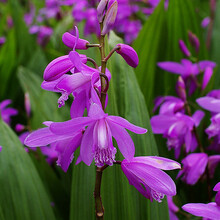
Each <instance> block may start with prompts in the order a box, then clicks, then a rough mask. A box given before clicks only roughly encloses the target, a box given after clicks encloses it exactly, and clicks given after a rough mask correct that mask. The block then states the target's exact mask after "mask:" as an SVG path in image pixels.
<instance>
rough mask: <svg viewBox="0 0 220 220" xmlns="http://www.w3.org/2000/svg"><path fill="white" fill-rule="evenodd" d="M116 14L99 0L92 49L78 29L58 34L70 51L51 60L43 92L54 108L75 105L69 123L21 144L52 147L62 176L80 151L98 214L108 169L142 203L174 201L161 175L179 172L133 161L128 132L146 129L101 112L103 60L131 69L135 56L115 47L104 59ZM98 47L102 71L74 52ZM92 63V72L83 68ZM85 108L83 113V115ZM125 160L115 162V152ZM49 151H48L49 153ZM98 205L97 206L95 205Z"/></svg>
mask: <svg viewBox="0 0 220 220" xmlns="http://www.w3.org/2000/svg"><path fill="white" fill-rule="evenodd" d="M117 9H118V2H117V1H116V0H114V1H107V0H101V1H100V3H99V5H98V7H97V15H98V17H97V19H98V21H99V23H100V30H101V36H100V37H99V44H91V43H90V42H88V41H87V40H85V39H81V38H79V33H78V29H77V27H75V35H72V34H70V33H68V32H66V33H64V34H63V37H62V41H63V43H64V44H65V45H66V46H67V47H69V48H71V51H70V52H69V54H68V55H64V56H61V57H58V58H56V59H55V60H53V61H51V62H50V63H49V64H48V66H47V67H46V69H45V71H44V76H43V77H44V81H43V83H42V88H43V89H45V90H49V91H53V92H56V93H61V97H60V98H59V99H58V107H62V106H64V105H65V102H66V101H67V100H68V99H69V96H73V97H74V100H73V102H72V105H71V109H70V116H71V119H70V120H68V121H65V122H52V121H46V122H44V123H43V124H44V125H45V126H46V127H45V128H41V129H39V130H37V131H34V132H32V133H31V134H30V135H29V136H28V137H27V138H26V139H25V141H24V143H25V144H26V145H27V146H29V147H41V146H47V145H50V146H52V145H53V149H55V151H56V152H57V155H58V160H57V165H58V166H60V167H61V168H62V169H63V171H65V172H66V171H67V170H68V168H69V166H70V164H71V162H72V161H73V158H74V152H75V151H76V150H77V148H80V149H79V151H80V154H79V156H78V158H77V160H76V164H78V163H80V162H84V163H85V164H86V165H88V166H90V165H91V164H92V162H93V160H94V162H95V165H96V167H97V168H96V184H95V185H96V187H95V192H94V196H95V198H96V199H95V200H96V213H97V215H100V213H101V215H103V214H104V209H103V206H102V203H101V197H100V184H101V173H102V172H103V171H104V169H105V168H107V167H108V166H112V165H114V164H118V165H120V166H121V169H122V171H123V172H124V174H125V176H126V177H127V178H128V180H129V183H130V184H131V185H134V187H136V189H137V190H138V191H139V192H140V193H141V194H142V195H143V196H145V197H146V198H148V199H150V200H151V201H153V199H155V200H156V201H158V202H161V199H163V198H164V195H169V196H174V195H175V194H176V187H175V183H174V182H173V180H172V179H171V178H170V177H169V176H168V175H167V174H166V173H165V172H163V171H162V170H173V169H180V165H179V163H177V162H175V161H173V160H170V159H166V158H162V157H157V156H148V157H146V156H141V157H134V155H135V146H134V143H133V141H132V139H131V137H130V135H129V134H128V132H127V130H129V131H132V132H134V133H136V134H144V133H146V132H147V129H145V128H141V127H139V126H136V125H133V124H131V123H130V122H128V121H127V120H126V119H124V118H122V117H119V116H113V115H108V114H107V113H105V108H106V106H107V104H108V94H107V91H108V88H109V82H110V80H111V73H110V71H109V70H108V69H107V68H106V65H107V61H108V59H110V57H111V55H112V54H113V53H114V52H116V53H118V54H119V55H121V56H122V57H123V58H124V60H125V61H126V62H127V64H128V65H130V66H132V67H136V66H137V65H138V56H137V53H136V52H135V50H134V49H133V48H132V47H130V46H128V45H125V44H117V45H116V46H115V47H114V48H113V49H112V51H111V52H110V53H109V54H108V55H107V56H105V48H104V46H105V35H106V34H107V33H108V32H109V31H110V30H111V29H112V27H113V25H114V22H115V19H116V15H117ZM89 48H99V50H100V54H101V66H100V67H98V65H97V64H96V62H95V61H94V60H93V59H91V58H89V57H87V56H86V55H83V54H79V53H78V52H77V51H76V50H77V49H78V50H87V49H89ZM88 63H92V64H93V66H94V67H91V66H89V65H88ZM85 109H86V110H87V111H86V112H87V113H88V114H87V116H85ZM112 137H113V138H114V139H115V140H116V142H117V146H118V149H119V150H120V152H121V154H122V155H123V157H124V160H122V161H117V160H116V153H117V148H116V146H114V144H113V140H112ZM48 150H49V148H48ZM100 204H101V205H100Z"/></svg>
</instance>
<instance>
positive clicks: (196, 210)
mask: <svg viewBox="0 0 220 220" xmlns="http://www.w3.org/2000/svg"><path fill="white" fill-rule="evenodd" d="M188 36H189V41H190V43H191V45H192V46H193V47H194V49H195V54H197V55H198V52H199V47H200V43H199V40H198V38H197V37H196V35H194V34H193V33H192V32H189V35H188ZM179 46H180V49H181V51H182V52H183V54H184V55H185V56H186V57H187V58H188V59H182V60H181V63H176V62H169V61H166V62H159V63H158V66H159V67H160V68H162V69H163V70H166V71H168V72H171V73H174V74H179V75H180V76H179V77H178V80H177V84H176V92H177V95H178V97H174V96H165V97H158V98H157V99H156V100H155V107H154V111H156V109H157V108H158V107H159V115H156V116H153V117H152V118H151V125H152V129H153V132H154V133H156V134H163V137H164V138H166V139H167V146H168V150H171V149H174V152H175V158H176V159H178V158H179V157H180V156H181V155H183V157H184V158H183V159H182V161H181V162H182V164H183V168H182V170H180V171H179V173H178V175H177V178H180V177H181V176H182V181H184V182H185V183H186V184H188V185H195V184H196V183H197V182H198V181H199V180H204V179H206V180H207V183H208V186H207V188H208V197H209V200H211V191H210V189H211V188H210V181H211V179H213V178H214V173H215V169H216V167H217V165H218V164H219V162H220V155H219V154H218V153H219V152H220V151H219V146H220V136H219V131H220V120H219V118H220V90H213V91H211V92H209V93H208V94H207V96H206V97H202V98H198V99H196V102H197V104H198V105H199V106H200V107H202V108H204V109H206V110H208V111H210V112H211V124H210V126H209V127H208V128H206V129H205V133H206V134H207V135H208V139H210V140H209V142H210V143H211V144H210V146H203V145H204V144H203V143H202V142H201V140H200V136H199V134H198V130H197V127H198V126H199V125H200V122H201V120H202V119H203V117H204V115H205V113H204V112H203V111H201V110H196V111H195V112H194V113H193V114H192V111H191V106H193V104H191V101H189V97H190V96H191V95H192V94H193V93H194V92H195V91H196V89H198V88H199V89H201V91H203V90H204V89H205V88H206V87H207V85H208V83H209V81H210V79H211V77H212V74H213V71H214V68H215V67H216V64H215V63H214V62H212V61H209V60H203V61H197V62H195V61H196V60H197V59H196V58H195V57H193V56H192V54H191V52H190V51H189V50H188V48H187V46H186V45H185V43H184V41H182V40H180V41H179ZM193 61H194V62H193ZM199 75H200V77H198V76H199ZM201 76H202V77H201ZM199 78H200V79H202V80H201V82H200V81H199ZM194 106H195V105H194ZM197 148H199V152H198V151H197V150H198V149H197ZM208 150H209V151H210V150H211V151H214V153H215V154H214V155H210V156H209V155H208V153H207V151H208ZM196 151H197V152H196ZM181 152H182V154H181ZM191 152H192V153H191ZM216 153H217V154H216ZM214 191H219V183H218V184H217V185H216V186H215V187H214ZM168 202H169V204H170V205H169V206H170V212H171V215H172V216H174V217H173V219H178V218H177V217H176V216H175V213H177V212H179V208H178V207H176V206H175V204H173V202H172V199H171V198H169V200H168ZM210 202H211V201H210ZM183 209H184V210H185V211H187V212H189V213H191V214H194V215H197V216H201V217H205V218H209V219H219V216H220V207H219V195H218V194H217V196H216V203H209V204H186V205H184V206H183Z"/></svg>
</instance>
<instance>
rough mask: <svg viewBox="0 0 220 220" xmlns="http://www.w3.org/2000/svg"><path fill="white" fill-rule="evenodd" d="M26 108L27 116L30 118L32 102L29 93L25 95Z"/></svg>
mask: <svg viewBox="0 0 220 220" xmlns="http://www.w3.org/2000/svg"><path fill="white" fill-rule="evenodd" d="M24 107H25V110H26V113H27V116H28V117H30V115H31V101H30V96H29V93H27V92H26V93H25V95H24Z"/></svg>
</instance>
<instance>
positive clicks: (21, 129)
mask: <svg viewBox="0 0 220 220" xmlns="http://www.w3.org/2000/svg"><path fill="white" fill-rule="evenodd" d="M24 129H25V126H24V125H22V124H16V126H15V131H17V132H22V131H23V130H24Z"/></svg>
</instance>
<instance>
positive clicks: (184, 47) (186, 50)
mask: <svg viewBox="0 0 220 220" xmlns="http://www.w3.org/2000/svg"><path fill="white" fill-rule="evenodd" d="M179 47H180V50H181V51H182V52H183V54H185V55H186V56H187V57H190V56H191V53H190V51H189V50H188V48H187V46H186V45H185V43H184V41H183V40H179Z"/></svg>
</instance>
